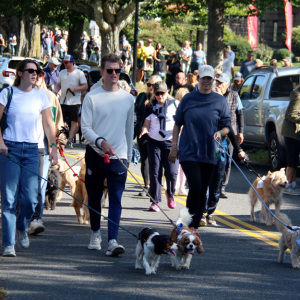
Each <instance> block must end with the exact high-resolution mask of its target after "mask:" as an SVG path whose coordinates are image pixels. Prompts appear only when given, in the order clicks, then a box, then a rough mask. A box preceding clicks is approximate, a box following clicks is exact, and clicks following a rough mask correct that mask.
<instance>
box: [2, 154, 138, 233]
mask: <svg viewBox="0 0 300 300" xmlns="http://www.w3.org/2000/svg"><path fill="white" fill-rule="evenodd" d="M0 154H1V155H3V156H5V157H6V158H7V159H9V160H10V161H11V162H13V163H14V164H16V165H19V166H20V167H21V168H24V169H25V170H27V171H29V172H30V173H32V174H34V175H36V176H38V177H39V178H41V179H43V180H45V181H47V182H49V183H50V184H51V185H53V186H55V187H56V188H58V189H59V190H61V191H62V192H64V193H66V194H67V195H69V196H71V197H72V198H73V199H75V200H76V201H78V202H80V203H81V204H83V205H85V206H86V207H87V208H88V209H90V210H92V211H94V212H95V213H97V214H98V215H100V216H102V217H103V218H104V219H106V220H107V221H109V222H112V223H113V224H115V225H117V226H118V227H120V228H121V229H123V230H124V231H126V232H128V233H129V234H131V235H132V236H134V237H135V238H137V239H139V237H138V236H137V235H136V234H135V233H133V232H132V231H130V230H128V229H126V228H124V227H123V226H121V225H120V224H117V223H116V222H114V221H113V220H111V219H109V218H108V217H106V216H104V215H102V214H101V213H100V212H99V211H97V210H95V209H94V208H92V207H90V206H89V205H87V204H85V203H84V202H82V201H81V200H79V199H77V198H76V197H74V196H73V195H71V194H70V193H68V192H66V191H65V190H63V189H61V188H60V187H59V186H57V185H56V184H55V183H53V182H51V181H49V180H47V179H45V178H44V177H42V176H40V175H39V174H37V173H35V172H33V171H31V170H29V169H28V168H27V167H25V166H23V165H22V164H20V163H18V162H17V161H14V160H12V159H11V158H10V157H9V156H8V155H5V154H3V153H0Z"/></svg>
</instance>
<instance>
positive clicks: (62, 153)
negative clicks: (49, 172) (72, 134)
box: [58, 148, 85, 182]
mask: <svg viewBox="0 0 300 300" xmlns="http://www.w3.org/2000/svg"><path fill="white" fill-rule="evenodd" d="M58 151H59V154H60V155H61V157H62V158H63V159H64V161H65V162H66V164H67V165H68V167H69V169H70V170H71V171H72V172H73V176H74V177H77V178H78V179H79V180H80V181H82V182H85V180H84V179H83V178H81V177H79V175H78V174H77V173H76V172H75V171H74V170H73V168H72V166H70V164H69V163H68V161H67V159H66V157H65V154H64V151H63V149H62V148H59V150H58ZM75 165H76V164H75ZM67 170H68V169H67ZM67 170H66V171H67ZM64 172H65V171H64Z"/></svg>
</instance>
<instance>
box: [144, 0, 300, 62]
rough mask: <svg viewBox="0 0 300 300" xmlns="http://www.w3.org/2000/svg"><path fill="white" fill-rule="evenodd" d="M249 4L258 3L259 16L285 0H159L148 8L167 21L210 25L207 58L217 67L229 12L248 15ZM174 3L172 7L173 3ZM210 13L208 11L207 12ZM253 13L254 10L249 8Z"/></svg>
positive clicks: (295, 3)
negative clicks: (179, 19)
mask: <svg viewBox="0 0 300 300" xmlns="http://www.w3.org/2000/svg"><path fill="white" fill-rule="evenodd" d="M291 3H292V4H293V5H296V6H300V4H299V1H298V0H293V1H291ZM249 4H252V5H255V6H256V8H257V11H258V15H261V14H263V13H264V12H265V11H266V10H272V9H282V8H283V7H284V1H283V0H264V1H255V2H254V1H253V0H231V1H226V0H186V1H179V0H160V1H155V2H154V3H152V4H151V5H150V6H148V7H147V9H146V11H147V14H148V15H150V16H156V17H161V18H162V19H163V21H164V22H165V23H167V24H170V22H171V21H172V20H173V19H174V18H175V17H176V18H183V19H188V16H189V15H190V19H191V20H192V22H194V23H195V22H197V23H198V24H205V22H207V25H208V41H207V48H208V49H209V52H208V54H207V61H208V63H209V64H211V65H213V66H218V65H220V63H221V62H222V60H223V53H222V50H223V34H224V24H225V16H226V15H232V16H234V15H239V16H241V15H242V16H246V15H247V14H248V10H247V7H248V5H249ZM172 5H174V7H173V9H170V6H172ZM206 12H207V13H206ZM250 13H253V12H251V11H250Z"/></svg>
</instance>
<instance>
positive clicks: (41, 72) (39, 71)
mask: <svg viewBox="0 0 300 300" xmlns="http://www.w3.org/2000/svg"><path fill="white" fill-rule="evenodd" d="M25 71H27V72H28V73H29V74H33V73H34V72H35V73H36V74H37V75H41V74H43V71H41V70H36V69H24V70H23V72H25Z"/></svg>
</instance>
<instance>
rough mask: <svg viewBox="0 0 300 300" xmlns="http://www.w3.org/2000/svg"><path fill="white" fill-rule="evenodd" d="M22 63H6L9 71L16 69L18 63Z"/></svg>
mask: <svg viewBox="0 0 300 300" xmlns="http://www.w3.org/2000/svg"><path fill="white" fill-rule="evenodd" d="M20 61H22V60H14V59H13V60H10V61H9V63H8V68H9V69H16V68H17V65H18V63H19V62H20Z"/></svg>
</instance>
